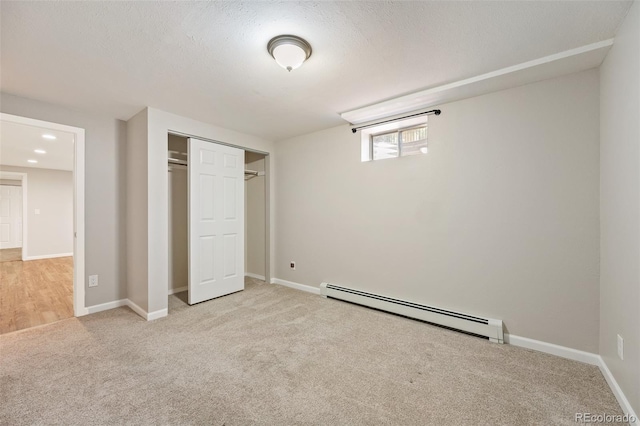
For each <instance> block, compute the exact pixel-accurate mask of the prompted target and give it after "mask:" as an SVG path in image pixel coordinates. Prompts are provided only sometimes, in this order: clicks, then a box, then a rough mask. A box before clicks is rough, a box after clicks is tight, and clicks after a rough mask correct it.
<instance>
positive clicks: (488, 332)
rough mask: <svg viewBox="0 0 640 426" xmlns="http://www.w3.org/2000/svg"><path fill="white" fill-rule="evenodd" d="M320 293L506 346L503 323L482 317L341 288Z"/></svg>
mask: <svg viewBox="0 0 640 426" xmlns="http://www.w3.org/2000/svg"><path fill="white" fill-rule="evenodd" d="M320 294H321V295H322V296H324V297H330V298H333V299H339V300H344V301H347V302H351V303H356V304H358V305H363V306H368V307H371V308H374V309H379V310H381V311H387V312H391V313H394V314H398V315H402V316H405V317H409V318H415V319H418V320H421V321H426V322H430V323H433V324H438V325H441V326H443V327H448V328H452V329H456V330H460V331H464V332H466V333H472V334H476V335H479V336H485V337H488V338H489V340H490V341H492V342H496V343H504V333H503V331H502V320H497V319H491V318H481V317H476V316H473V315H468V314H463V313H461V312H454V311H449V310H447V309H441V308H436V307H433V306H427V305H421V304H419V303H413V302H408V301H406V300H400V299H394V298H391V297H387V296H381V295H379V294H373V293H367V292H365V291H360V290H355V289H352V288H347V287H341V286H339V285H335V284H330V283H322V284H320Z"/></svg>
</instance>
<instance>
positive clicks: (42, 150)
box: [33, 149, 47, 154]
mask: <svg viewBox="0 0 640 426" xmlns="http://www.w3.org/2000/svg"><path fill="white" fill-rule="evenodd" d="M33 152H35V153H36V154H46V153H47V151H45V150H44V149H34V150H33Z"/></svg>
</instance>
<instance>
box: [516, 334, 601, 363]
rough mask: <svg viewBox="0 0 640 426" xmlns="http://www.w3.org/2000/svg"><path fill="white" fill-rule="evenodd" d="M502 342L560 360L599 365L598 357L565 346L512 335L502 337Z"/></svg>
mask: <svg viewBox="0 0 640 426" xmlns="http://www.w3.org/2000/svg"><path fill="white" fill-rule="evenodd" d="M504 342H505V343H508V344H510V345H513V346H519V347H521V348H527V349H533V350H534V351H538V352H544V353H547V354H551V355H555V356H559V357H562V358H568V359H572V360H574V361H580V362H584V363H587V364H591V365H598V366H599V365H600V355H597V354H594V353H591V352H585V351H580V350H578V349H572V348H567V347H566V346H560V345H555V344H553V343H547V342H542V341H540V340H533V339H529V338H527V337H520V336H515V335H513V334H507V333H505V335H504Z"/></svg>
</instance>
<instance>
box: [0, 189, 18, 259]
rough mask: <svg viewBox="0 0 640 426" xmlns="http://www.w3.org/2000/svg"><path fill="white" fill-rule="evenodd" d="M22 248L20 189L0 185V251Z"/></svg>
mask: <svg viewBox="0 0 640 426" xmlns="http://www.w3.org/2000/svg"><path fill="white" fill-rule="evenodd" d="M17 247H22V187H20V186H11V185H0V249H7V248H17Z"/></svg>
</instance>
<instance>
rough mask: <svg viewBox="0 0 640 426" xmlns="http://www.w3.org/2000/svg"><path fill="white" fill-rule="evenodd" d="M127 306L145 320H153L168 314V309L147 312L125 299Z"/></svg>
mask: <svg viewBox="0 0 640 426" xmlns="http://www.w3.org/2000/svg"><path fill="white" fill-rule="evenodd" d="M127 306H128V307H130V308H131V310H132V311H133V312H135V313H136V314H138V315H140V316H141V317H142V318H144V319H146V320H147V321H153V320H155V319H158V318H162V317H166V316H167V315H168V314H169V311H168V309H159V310H157V311H153V312H147V311H145V310H144V309H142V308H141V307H140V306H138V305H136V304H135V303H134V302H133V301H132V300H129V299H127Z"/></svg>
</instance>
